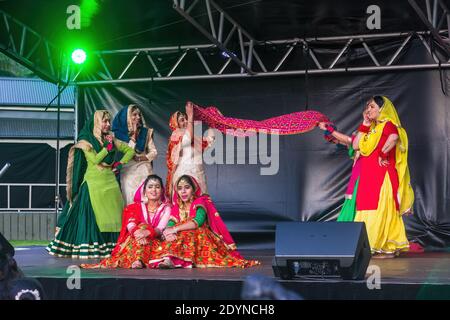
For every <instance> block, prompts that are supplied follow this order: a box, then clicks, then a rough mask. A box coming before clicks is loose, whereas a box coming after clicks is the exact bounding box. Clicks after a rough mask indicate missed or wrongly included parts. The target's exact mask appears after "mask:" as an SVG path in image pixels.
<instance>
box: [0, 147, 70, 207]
mask: <svg viewBox="0 0 450 320" xmlns="http://www.w3.org/2000/svg"><path fill="white" fill-rule="evenodd" d="M71 146H72V144H70V145H67V146H65V147H64V148H61V150H60V157H61V172H60V180H59V181H60V182H61V183H66V167H67V157H68V154H69V149H70V147H71ZM0 150H1V152H0V167H3V165H4V164H5V163H7V162H9V163H11V167H10V168H9V169H8V171H6V173H5V175H4V176H2V177H1V179H0V182H1V183H26V184H30V183H31V184H32V183H50V184H54V183H55V167H56V164H55V160H56V159H55V158H56V150H55V149H54V148H52V147H51V146H50V145H48V144H45V143H0ZM60 190H61V191H60V192H61V196H62V199H63V201H65V199H66V192H65V187H61V189H60ZM28 192H29V191H28V187H22V186H18V187H11V197H10V198H11V208H23V207H28ZM32 194H33V197H32V199H31V204H32V207H33V208H41V209H42V208H54V207H55V188H54V187H33V192H32ZM6 202H7V188H6V187H0V204H1V207H6Z"/></svg>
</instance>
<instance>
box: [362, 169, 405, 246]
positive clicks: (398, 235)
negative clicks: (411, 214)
mask: <svg viewBox="0 0 450 320" xmlns="http://www.w3.org/2000/svg"><path fill="white" fill-rule="evenodd" d="M355 221H356V222H364V223H365V225H366V230H367V235H368V237H369V244H370V249H371V251H372V253H385V254H395V253H398V252H400V251H408V249H409V242H408V239H407V238H406V232H405V226H404V224H403V219H402V215H401V214H399V212H398V210H397V209H396V208H395V200H394V198H393V197H392V185H391V180H390V179H389V174H388V173H387V172H386V176H385V177H384V181H383V185H382V187H381V191H380V199H379V201H378V208H377V210H360V211H356V216H355Z"/></svg>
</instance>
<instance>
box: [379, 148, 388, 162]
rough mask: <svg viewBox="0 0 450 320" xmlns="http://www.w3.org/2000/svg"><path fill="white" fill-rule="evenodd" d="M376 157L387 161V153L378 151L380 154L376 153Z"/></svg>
mask: <svg viewBox="0 0 450 320" xmlns="http://www.w3.org/2000/svg"><path fill="white" fill-rule="evenodd" d="M378 156H379V157H380V158H381V159H383V160H388V159H389V153H385V152H383V151H381V150H380V152H379V153H378Z"/></svg>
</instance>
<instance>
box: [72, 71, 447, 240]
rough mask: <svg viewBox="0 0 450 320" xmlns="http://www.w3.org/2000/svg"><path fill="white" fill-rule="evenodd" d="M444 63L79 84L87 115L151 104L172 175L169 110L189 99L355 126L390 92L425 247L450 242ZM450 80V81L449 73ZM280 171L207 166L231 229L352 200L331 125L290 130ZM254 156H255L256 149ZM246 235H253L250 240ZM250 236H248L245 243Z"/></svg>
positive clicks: (148, 113) (415, 221) (267, 224)
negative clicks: (374, 99) (312, 114)
mask: <svg viewBox="0 0 450 320" xmlns="http://www.w3.org/2000/svg"><path fill="white" fill-rule="evenodd" d="M442 77H444V78H445V77H448V74H446V73H445V72H444V73H442V74H441V73H440V72H439V71H438V70H435V71H406V72H405V71H402V72H397V73H396V72H392V73H373V74H364V75H362V74H346V75H323V76H314V77H310V78H309V80H308V87H307V88H308V90H306V88H305V80H304V78H303V77H279V78H247V79H228V80H225V79H223V80H209V81H199V80H197V81H179V82H178V81H174V82H154V83H136V84H132V85H127V86H112V85H106V86H92V87H81V88H79V97H78V98H79V106H80V107H79V117H80V118H79V119H80V121H79V123H80V125H82V124H83V123H84V119H86V117H87V116H89V115H91V114H92V112H93V111H94V110H95V109H102V108H106V109H108V110H110V111H111V112H112V114H113V115H115V114H116V112H117V111H118V110H119V109H120V108H121V107H122V106H124V105H127V104H129V103H138V104H139V105H141V106H142V108H143V110H144V114H145V119H146V121H147V124H148V125H150V126H151V127H153V128H154V129H155V143H156V146H157V149H158V158H157V160H156V161H155V162H154V171H155V172H156V173H157V174H159V175H161V176H162V177H163V178H165V177H166V171H167V169H166V164H165V156H166V150H167V140H168V138H169V134H170V130H169V127H168V120H169V116H170V114H171V113H172V112H174V111H176V110H178V109H181V110H184V105H185V102H186V101H187V100H191V101H193V102H195V103H196V104H198V105H202V106H207V105H215V106H217V107H218V108H219V109H220V110H221V111H222V112H223V114H225V115H227V116H232V117H237V118H248V119H256V120H262V119H265V118H269V117H274V116H278V115H281V114H285V113H290V112H296V111H301V110H305V102H306V99H307V97H308V101H309V109H314V110H318V111H320V112H322V113H324V114H326V115H327V116H328V117H330V118H331V119H332V120H333V121H334V122H335V123H336V124H337V126H338V129H339V130H341V131H343V132H346V133H348V134H350V133H351V132H352V131H353V130H355V129H356V128H357V126H358V125H359V124H360V122H361V113H362V110H363V106H364V103H365V101H366V100H367V98H368V97H369V96H371V95H374V94H382V95H386V96H388V97H389V98H390V99H391V100H392V101H393V102H394V105H395V106H396V108H397V110H398V112H399V115H400V119H401V121H402V125H403V126H404V127H405V128H406V130H407V132H408V135H409V141H410V151H409V165H410V171H411V177H412V184H413V188H414V190H415V196H416V201H415V207H414V210H415V214H414V215H413V216H410V217H405V219H404V221H405V223H406V226H407V232H408V236H409V239H410V240H417V241H419V242H420V243H421V244H423V245H432V246H438V247H442V246H447V245H448V244H449V243H450V212H449V209H450V202H449V199H450V197H449V188H448V184H449V172H448V167H449V136H450V135H449V123H450V122H449V120H450V119H449V107H450V98H449V97H448V96H446V95H445V94H444V91H445V90H448V88H447V87H446V85H445V81H444V86H441V81H440V80H441V78H442ZM447 81H448V80H447ZM247 154H248V152H247ZM272 155H273V156H275V155H278V156H279V171H278V173H277V174H276V175H268V176H263V175H260V168H261V167H264V166H263V165H255V164H215V165H209V166H207V168H206V172H207V183H208V188H209V193H210V194H211V196H212V198H213V200H214V201H215V202H216V204H217V207H218V209H219V211H220V212H221V214H222V216H223V217H224V220H225V221H226V222H227V224H228V225H229V227H230V229H231V231H232V232H233V233H234V234H235V235H237V236H242V237H244V235H246V237H245V239H246V240H248V241H249V242H248V243H250V247H254V248H255V247H265V246H268V245H269V243H270V241H273V233H272V234H271V232H272V231H273V229H274V226H275V224H276V222H278V221H282V220H287V221H330V220H334V219H336V218H337V215H338V213H339V210H340V208H341V205H342V203H343V200H344V192H345V188H346V186H347V183H348V180H349V176H350V172H351V164H352V162H351V161H350V160H349V158H348V156H347V153H346V151H344V150H338V149H337V148H336V147H335V146H334V145H331V144H328V143H326V142H325V140H324V139H323V135H322V132H321V131H320V130H319V129H316V130H315V131H313V132H310V133H307V134H301V135H295V136H282V137H280V148H279V152H278V151H277V150H274V151H273V154H272ZM247 157H248V155H247ZM243 242H245V241H243ZM240 244H241V243H240Z"/></svg>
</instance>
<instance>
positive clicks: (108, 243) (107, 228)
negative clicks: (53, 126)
mask: <svg viewBox="0 0 450 320" xmlns="http://www.w3.org/2000/svg"><path fill="white" fill-rule="evenodd" d="M110 121H111V115H110V114H109V113H108V111H105V110H100V111H96V112H95V113H94V115H93V116H92V117H91V119H90V120H89V121H88V122H87V123H86V125H85V126H84V128H83V129H82V130H81V131H80V133H79V136H78V143H77V144H75V145H74V146H73V147H72V148H71V150H70V152H69V160H68V165H67V200H68V201H67V203H66V205H65V207H64V209H63V211H62V213H61V215H60V217H59V219H58V227H57V232H56V236H55V239H54V240H53V241H52V242H51V243H50V244H49V245H48V247H47V251H48V252H49V253H50V254H51V255H54V256H57V257H67V258H84V259H91V258H105V257H108V256H109V255H110V254H111V251H112V249H113V248H114V246H115V245H116V240H117V237H118V236H119V232H120V229H121V223H122V210H123V207H124V202H123V198H122V194H121V191H120V187H119V184H118V182H117V180H116V177H115V173H116V172H117V171H118V170H120V168H121V167H122V164H125V163H127V162H128V161H129V160H130V159H132V158H133V156H134V150H133V149H132V148H130V147H129V146H128V145H127V144H125V143H123V142H121V141H119V140H117V139H114V138H113V136H112V134H111V133H110V129H111V123H110ZM117 151H119V152H121V153H123V154H124V156H123V157H122V159H121V160H120V161H119V162H114V157H115V154H116V152H117Z"/></svg>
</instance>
